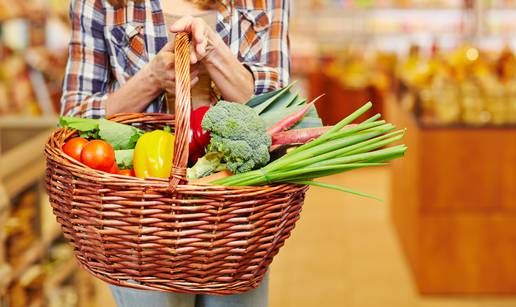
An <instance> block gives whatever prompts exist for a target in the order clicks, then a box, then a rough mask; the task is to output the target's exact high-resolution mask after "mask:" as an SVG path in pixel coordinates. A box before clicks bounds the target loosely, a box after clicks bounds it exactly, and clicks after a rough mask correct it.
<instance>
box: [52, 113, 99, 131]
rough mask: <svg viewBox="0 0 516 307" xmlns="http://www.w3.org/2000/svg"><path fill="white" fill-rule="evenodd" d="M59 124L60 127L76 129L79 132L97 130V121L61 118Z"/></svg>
mask: <svg viewBox="0 0 516 307" xmlns="http://www.w3.org/2000/svg"><path fill="white" fill-rule="evenodd" d="M59 124H60V126H61V127H68V128H72V129H77V130H79V131H81V132H88V131H92V130H97V129H98V128H99V121H98V120H97V119H90V118H79V117H67V116H61V118H60V119H59Z"/></svg>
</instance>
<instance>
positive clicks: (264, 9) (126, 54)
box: [61, 0, 290, 118]
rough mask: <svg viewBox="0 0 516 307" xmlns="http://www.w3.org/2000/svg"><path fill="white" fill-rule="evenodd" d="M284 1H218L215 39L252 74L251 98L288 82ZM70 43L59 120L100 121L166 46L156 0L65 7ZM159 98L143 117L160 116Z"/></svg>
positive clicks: (87, 1)
mask: <svg viewBox="0 0 516 307" xmlns="http://www.w3.org/2000/svg"><path fill="white" fill-rule="evenodd" d="M289 5H290V4H289V0H253V1H251V0H233V1H222V4H221V5H220V6H219V10H218V12H217V29H216V30H217V32H218V34H219V35H220V36H221V37H222V38H223V40H224V41H225V43H226V44H227V45H228V46H229V47H230V49H231V51H232V52H233V54H235V55H236V56H237V58H238V59H239V61H240V62H242V63H243V64H244V65H246V66H247V67H248V68H249V69H250V71H251V72H252V73H253V76H254V80H255V94H256V95H258V94H262V93H265V92H269V91H273V90H275V89H278V88H281V87H283V86H285V85H286V84H287V83H288V82H289V74H290V62H289V41H288V21H289ZM71 19H72V38H71V41H70V48H69V57H68V64H67V68H66V74H65V79H64V83H63V96H62V99H61V105H62V109H61V113H62V114H65V115H68V116H80V117H90V118H99V117H104V116H105V100H106V98H107V96H108V95H109V93H111V92H113V91H115V90H116V89H117V88H119V87H120V86H121V85H122V84H124V83H125V82H126V81H127V80H128V79H129V78H131V76H133V75H134V74H135V73H136V72H138V71H139V70H140V69H141V68H142V67H143V66H144V65H145V64H146V63H148V62H149V60H150V59H152V58H153V57H154V56H155V55H156V54H157V53H158V52H159V50H161V48H162V47H163V46H164V45H165V44H166V43H167V42H168V35H167V27H166V25H165V22H164V16H163V12H162V11H161V7H160V1H159V0H145V2H143V3H134V2H132V1H130V2H129V4H128V6H127V7H126V8H114V7H113V6H111V5H110V4H109V3H108V2H107V1H106V0H72V5H71ZM163 97H164V95H160V96H159V97H157V98H156V99H155V100H154V101H152V102H150V104H149V105H148V107H147V108H146V110H145V112H163V111H165V108H166V107H165V105H166V103H163V100H164V99H163Z"/></svg>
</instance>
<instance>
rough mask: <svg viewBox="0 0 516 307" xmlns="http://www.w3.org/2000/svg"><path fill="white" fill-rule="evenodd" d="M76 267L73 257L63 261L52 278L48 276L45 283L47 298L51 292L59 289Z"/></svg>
mask: <svg viewBox="0 0 516 307" xmlns="http://www.w3.org/2000/svg"><path fill="white" fill-rule="evenodd" d="M77 267H78V265H77V262H76V260H75V257H73V256H71V257H70V259H67V260H65V261H64V262H63V263H62V264H61V265H60V266H59V267H58V268H57V269H56V270H55V273H54V274H53V275H52V276H49V277H48V278H47V279H46V281H45V293H46V295H47V296H48V295H49V294H50V293H51V292H52V291H54V290H55V289H56V288H58V287H59V285H61V284H62V283H63V282H64V281H65V280H66V279H67V278H68V277H70V275H71V274H72V273H73V272H75V270H76V269H77Z"/></svg>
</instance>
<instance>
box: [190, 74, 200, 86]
mask: <svg viewBox="0 0 516 307" xmlns="http://www.w3.org/2000/svg"><path fill="white" fill-rule="evenodd" d="M197 82H199V77H198V76H195V77H194V78H193V79H192V80H190V86H194V85H196V84H197Z"/></svg>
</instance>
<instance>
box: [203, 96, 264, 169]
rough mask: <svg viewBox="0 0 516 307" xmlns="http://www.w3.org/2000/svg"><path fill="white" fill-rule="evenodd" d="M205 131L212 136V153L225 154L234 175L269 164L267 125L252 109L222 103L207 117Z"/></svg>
mask: <svg viewBox="0 0 516 307" xmlns="http://www.w3.org/2000/svg"><path fill="white" fill-rule="evenodd" d="M202 128H203V129H204V130H206V131H209V132H210V134H211V142H210V144H209V145H208V154H210V153H221V154H222V155H219V156H221V158H222V159H221V160H222V161H223V163H225V164H226V167H227V169H228V170H230V171H231V172H232V173H235V174H238V173H244V172H248V171H251V170H253V169H257V168H259V167H262V166H264V165H266V164H267V163H268V162H269V159H270V156H269V147H270V146H271V144H272V140H271V137H270V135H269V134H268V133H267V128H266V126H265V122H264V121H263V119H262V118H261V117H260V116H259V115H258V114H257V113H256V112H255V111H254V110H253V109H252V108H250V107H248V106H246V105H242V104H238V103H232V102H227V101H219V102H218V103H217V104H216V105H214V106H212V107H211V108H210V109H209V110H208V112H206V115H204V118H203V120H202ZM211 158H213V155H211ZM210 160H211V161H212V162H213V159H210ZM205 162H206V161H205ZM215 164H216V163H215ZM196 166H197V164H196V165H195V166H194V167H193V169H195V168H196Z"/></svg>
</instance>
